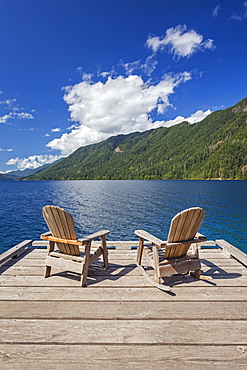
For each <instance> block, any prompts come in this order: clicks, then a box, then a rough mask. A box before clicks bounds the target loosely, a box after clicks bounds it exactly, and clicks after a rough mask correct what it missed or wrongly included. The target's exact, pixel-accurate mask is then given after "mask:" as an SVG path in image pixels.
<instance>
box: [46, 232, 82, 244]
mask: <svg viewBox="0 0 247 370" xmlns="http://www.w3.org/2000/svg"><path fill="white" fill-rule="evenodd" d="M47 234H48V235H47ZM40 238H41V239H44V240H49V241H51V242H56V243H66V244H73V245H83V243H82V241H81V240H79V239H76V240H69V239H62V238H55V237H54V236H51V234H50V233H45V234H42V235H40ZM86 240H87V239H86Z"/></svg>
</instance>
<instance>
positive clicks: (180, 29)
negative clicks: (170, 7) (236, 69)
mask: <svg viewBox="0 0 247 370" xmlns="http://www.w3.org/2000/svg"><path fill="white" fill-rule="evenodd" d="M147 46H148V48H150V49H151V50H152V51H153V52H154V53H156V52H158V51H164V50H166V51H168V52H169V53H171V54H173V57H174V58H178V59H179V58H181V57H190V56H191V55H192V54H194V53H196V52H198V51H203V50H205V49H214V48H215V45H214V42H213V40H212V39H208V40H205V41H203V36H202V35H200V34H199V33H198V32H196V31H195V30H188V31H187V26H185V25H184V26H182V25H179V26H177V27H173V28H169V29H168V30H167V31H166V34H165V36H163V37H162V36H161V37H159V36H153V37H151V36H150V37H148V39H147Z"/></svg>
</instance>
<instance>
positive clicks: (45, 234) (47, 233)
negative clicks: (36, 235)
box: [40, 231, 51, 239]
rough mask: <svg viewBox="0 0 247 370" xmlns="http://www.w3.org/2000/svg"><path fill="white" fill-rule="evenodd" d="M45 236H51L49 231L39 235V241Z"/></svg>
mask: <svg viewBox="0 0 247 370" xmlns="http://www.w3.org/2000/svg"><path fill="white" fill-rule="evenodd" d="M47 236H51V232H50V231H47V232H46V233H44V234H41V235H40V238H41V239H44V237H47Z"/></svg>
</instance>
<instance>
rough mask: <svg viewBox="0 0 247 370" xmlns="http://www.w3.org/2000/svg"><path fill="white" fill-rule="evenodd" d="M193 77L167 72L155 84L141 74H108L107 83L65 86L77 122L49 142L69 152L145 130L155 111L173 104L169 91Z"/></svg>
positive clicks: (69, 104) (162, 109)
mask: <svg viewBox="0 0 247 370" xmlns="http://www.w3.org/2000/svg"><path fill="white" fill-rule="evenodd" d="M190 79H191V74H190V73H188V72H183V73H179V74H174V75H172V74H167V75H165V76H163V78H162V80H161V81H160V82H159V83H157V84H156V85H154V84H150V83H147V82H146V83H145V82H144V81H143V79H142V78H141V77H140V76H137V75H130V76H128V77H124V76H118V77H117V78H115V79H113V78H112V77H108V79H107V81H106V82H105V83H103V82H95V83H93V82H92V81H82V82H80V83H78V84H76V85H74V86H70V87H68V88H67V89H66V93H65V95H64V100H65V102H66V103H67V104H68V106H69V112H70V119H71V120H72V121H74V122H77V123H78V125H77V126H76V127H75V128H73V129H72V130H71V132H70V133H65V134H63V135H62V136H61V137H60V138H57V139H54V140H52V141H50V142H49V143H48V144H47V146H48V147H50V148H52V149H55V150H59V151H61V153H62V155H69V154H71V153H72V152H73V151H74V150H76V149H77V148H79V147H81V146H84V145H87V144H92V143H95V142H99V141H101V140H104V139H106V138H108V137H110V136H112V135H117V134H120V133H121V134H127V133H130V132H134V131H145V130H148V129H150V128H152V127H153V120H152V118H151V114H152V112H156V113H157V114H162V113H164V112H165V110H166V108H167V107H168V106H169V105H170V103H169V100H168V98H169V95H170V94H172V93H174V90H175V88H176V87H177V86H178V85H179V84H181V83H183V82H186V81H188V80H190Z"/></svg>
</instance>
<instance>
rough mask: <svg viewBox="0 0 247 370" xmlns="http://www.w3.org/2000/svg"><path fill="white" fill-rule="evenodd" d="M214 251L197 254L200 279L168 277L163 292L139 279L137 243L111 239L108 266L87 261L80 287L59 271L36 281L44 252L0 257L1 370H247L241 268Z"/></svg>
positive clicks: (246, 298) (245, 273)
mask: <svg viewBox="0 0 247 370" xmlns="http://www.w3.org/2000/svg"><path fill="white" fill-rule="evenodd" d="M33 244H35V245H40V244H41V243H40V242H35V243H33ZM209 244H210V245H214V244H215V243H213V242H212V243H210V242H208V244H207V245H209ZM220 244H221V245H222V246H223V247H224V248H225V250H226V252H225V251H224V250H222V249H202V250H201V251H200V257H201V260H202V271H203V274H202V278H206V279H208V280H195V279H193V278H192V277H189V276H186V275H185V276H181V275H177V276H173V277H171V278H166V279H165V284H166V285H167V288H168V289H171V294H167V293H165V292H162V291H160V290H158V289H156V288H154V287H153V286H152V285H150V283H148V282H147V281H146V280H144V278H143V276H141V275H140V273H139V271H138V269H137V268H136V266H135V264H134V257H135V254H136V250H134V249H131V248H132V247H135V246H136V245H137V243H136V242H124V243H122V242H111V243H110V245H111V247H115V248H116V249H111V250H109V262H110V268H109V269H108V270H106V271H103V270H102V264H101V262H99V263H98V264H95V265H94V266H93V268H91V269H90V271H89V279H88V287H87V288H81V287H80V285H79V280H80V279H79V276H78V275H76V274H71V273H67V272H59V271H55V270H54V271H52V276H51V277H50V278H47V279H44V278H43V273H44V268H43V265H44V258H45V254H46V250H45V249H41V248H35V249H32V248H29V249H28V250H26V249H25V250H24V252H25V254H24V255H23V256H21V257H17V258H15V259H10V260H8V259H6V256H4V261H3V262H4V264H2V266H1V267H0V306H1V310H0V325H1V339H0V367H1V369H4V370H5V369H11V370H15V369H18V370H19V369H27V368H28V369H29V370H31V369H37V368H38V369H47V368H49V369H58V368H59V369H69V368H73V369H82V368H85V369H99V368H100V369H101V370H102V369H109V368H114V369H124V368H129V369H156V368H164V369H166V368H170V369H198V368H200V369H201V368H202V369H210V370H211V369H212V368H216V369H222V368H224V369H232V368H236V367H237V368H238V369H244V368H246V366H247V334H246V333H247V268H246V266H244V265H243V264H241V263H239V262H238V261H237V260H236V259H234V258H229V256H231V255H232V254H231V253H232V251H231V248H230V247H229V245H228V244H225V243H224V242H222V241H220ZM44 245H45V244H44V243H43V246H44ZM25 248H26V247H25ZM238 258H241V259H242V260H243V261H245V257H244V256H242V254H241V253H240V254H238ZM150 274H152V270H150Z"/></svg>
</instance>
